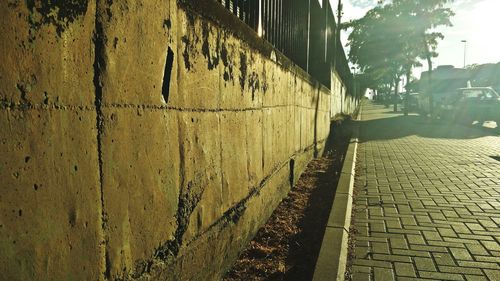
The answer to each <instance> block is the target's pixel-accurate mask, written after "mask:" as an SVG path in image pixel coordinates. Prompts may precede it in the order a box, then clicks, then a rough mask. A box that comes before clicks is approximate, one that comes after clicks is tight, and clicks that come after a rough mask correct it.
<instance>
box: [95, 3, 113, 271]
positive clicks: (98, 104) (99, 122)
mask: <svg viewBox="0 0 500 281" xmlns="http://www.w3.org/2000/svg"><path fill="white" fill-rule="evenodd" d="M98 3H99V1H96V14H95V23H94V25H95V26H94V28H95V29H94V38H93V43H94V79H93V80H94V88H95V110H96V129H97V134H96V138H97V157H98V161H99V183H100V193H101V198H100V200H101V237H100V239H101V242H100V243H101V247H103V249H102V251H103V252H104V257H103V258H104V272H102V274H103V278H104V279H105V280H106V279H109V278H110V274H111V272H110V270H111V266H110V263H111V262H110V258H109V253H108V249H107V243H108V238H107V235H106V228H107V215H106V211H105V208H104V182H103V180H104V173H103V159H102V134H103V130H104V115H103V112H102V95H103V90H102V88H103V87H102V81H101V74H102V73H103V72H104V71H105V69H106V61H105V59H104V58H105V50H104V49H105V35H104V28H103V23H102V18H101V17H100V15H99V7H98Z"/></svg>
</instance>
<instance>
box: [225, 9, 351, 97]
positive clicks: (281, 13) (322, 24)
mask: <svg viewBox="0 0 500 281" xmlns="http://www.w3.org/2000/svg"><path fill="white" fill-rule="evenodd" d="M218 1H219V2H220V3H221V4H222V5H223V6H224V7H225V8H226V9H227V10H229V12H231V13H232V14H234V15H235V16H236V17H238V18H239V19H240V20H242V21H243V22H245V23H246V24H247V25H248V26H250V27H251V28H252V29H253V30H255V32H257V33H258V34H259V36H261V37H262V38H264V39H265V40H267V41H268V42H269V43H271V44H272V45H273V46H274V47H275V48H276V49H278V50H279V51H281V52H282V53H283V54H284V55H286V56H287V57H288V58H290V59H291V60H292V61H293V62H295V63H296V64H297V65H299V66H300V67H302V68H303V69H304V70H306V71H307V72H308V73H309V74H311V75H312V76H313V77H315V78H316V79H317V80H318V81H320V82H321V83H322V84H324V85H325V86H327V87H330V79H331V78H330V71H331V66H332V65H333V60H334V55H335V56H336V60H337V62H336V70H337V72H338V73H339V75H340V77H341V79H342V80H343V81H344V83H345V84H346V86H347V87H349V88H350V87H351V84H352V83H351V81H352V74H351V71H350V69H349V64H348V62H347V59H346V56H345V53H344V50H343V48H342V45H341V44H340V42H337V48H335V47H334V46H335V30H336V23H335V16H334V13H333V10H332V8H331V6H330V3H329V1H328V0H218ZM319 1H322V3H321V4H320V3H319Z"/></svg>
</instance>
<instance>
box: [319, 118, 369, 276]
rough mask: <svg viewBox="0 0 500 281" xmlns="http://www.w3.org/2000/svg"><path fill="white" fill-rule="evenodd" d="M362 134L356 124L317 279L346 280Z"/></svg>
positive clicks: (332, 210)
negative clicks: (356, 169) (357, 156)
mask: <svg viewBox="0 0 500 281" xmlns="http://www.w3.org/2000/svg"><path fill="white" fill-rule="evenodd" d="M361 111H362V109H360V112H359V113H358V118H357V119H356V120H361ZM358 135H359V126H358V125H354V127H353V135H352V137H351V140H350V142H349V146H348V148H347V152H346V155H345V159H344V164H343V166H342V171H341V173H340V178H339V182H338V185H337V190H336V192H335V199H334V200H333V205H332V208H331V210H330V215H329V217H328V222H327V225H326V230H325V235H324V236H323V241H322V243H321V249H320V252H319V255H318V260H317V261H316V267H315V269H314V275H313V279H312V280H313V281H331V280H342V281H343V280H345V277H344V274H345V270H346V263H347V254H348V244H347V242H348V239H349V227H350V225H351V211H352V193H353V189H354V168H355V166H356V151H357V149H358V141H359V140H358Z"/></svg>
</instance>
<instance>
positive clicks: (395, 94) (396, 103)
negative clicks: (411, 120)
mask: <svg viewBox="0 0 500 281" xmlns="http://www.w3.org/2000/svg"><path fill="white" fill-rule="evenodd" d="M399 81H400V79H399V77H398V78H394V112H398V101H399V99H398V91H399V89H398V88H399Z"/></svg>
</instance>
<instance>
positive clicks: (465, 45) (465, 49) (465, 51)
mask: <svg viewBox="0 0 500 281" xmlns="http://www.w3.org/2000/svg"><path fill="white" fill-rule="evenodd" d="M461 42H462V43H464V69H465V56H466V54H467V40H462V41H461Z"/></svg>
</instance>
